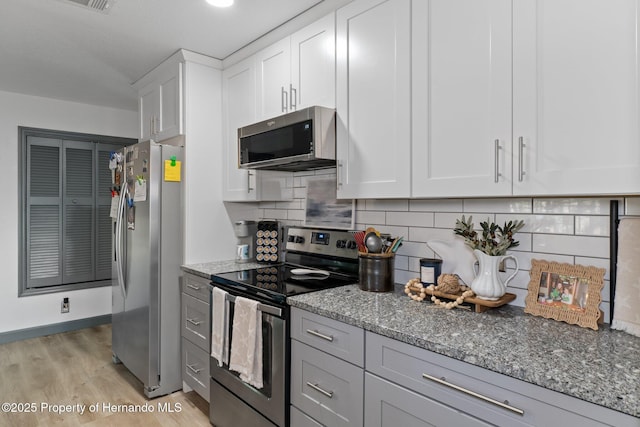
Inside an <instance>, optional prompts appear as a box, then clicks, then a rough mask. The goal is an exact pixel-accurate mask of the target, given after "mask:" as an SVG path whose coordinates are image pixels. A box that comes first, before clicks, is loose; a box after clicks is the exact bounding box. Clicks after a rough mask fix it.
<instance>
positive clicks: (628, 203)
mask: <svg viewBox="0 0 640 427" xmlns="http://www.w3.org/2000/svg"><path fill="white" fill-rule="evenodd" d="M624 206H625V209H624V211H623V212H621V213H620V215H640V197H627V198H626V199H625V203H624Z"/></svg>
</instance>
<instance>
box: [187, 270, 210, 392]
mask: <svg viewBox="0 0 640 427" xmlns="http://www.w3.org/2000/svg"><path fill="white" fill-rule="evenodd" d="M181 297H182V310H181V322H182V325H181V331H182V332H181V333H182V382H183V383H184V385H185V386H186V387H185V389H188V388H191V389H193V390H195V391H196V392H197V393H198V394H199V395H200V396H202V397H203V398H204V399H205V400H206V401H207V402H208V401H209V389H210V386H209V353H210V348H211V286H210V285H209V280H207V279H206V278H204V277H200V276H196V275H193V274H189V273H183V276H182V295H181Z"/></svg>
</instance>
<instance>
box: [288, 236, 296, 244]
mask: <svg viewBox="0 0 640 427" xmlns="http://www.w3.org/2000/svg"><path fill="white" fill-rule="evenodd" d="M295 238H296V236H294V235H291V236H289V237H287V242H293V240H294V239H295Z"/></svg>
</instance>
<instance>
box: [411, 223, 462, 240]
mask: <svg viewBox="0 0 640 427" xmlns="http://www.w3.org/2000/svg"><path fill="white" fill-rule="evenodd" d="M407 237H408V240H410V241H412V242H428V241H429V240H453V238H454V237H455V234H453V230H449V229H444V228H423V227H410V228H409V235H408V236H407Z"/></svg>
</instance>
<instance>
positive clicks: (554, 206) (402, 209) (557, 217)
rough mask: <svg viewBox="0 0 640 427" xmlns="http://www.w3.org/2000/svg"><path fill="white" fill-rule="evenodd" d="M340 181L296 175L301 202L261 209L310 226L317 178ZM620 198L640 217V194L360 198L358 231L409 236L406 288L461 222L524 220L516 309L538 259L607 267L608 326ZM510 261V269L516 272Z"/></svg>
mask: <svg viewBox="0 0 640 427" xmlns="http://www.w3.org/2000/svg"><path fill="white" fill-rule="evenodd" d="M321 175H326V176H335V169H333V170H328V171H315V172H314V171H310V172H297V173H295V174H294V177H293V178H292V179H290V182H289V185H291V187H292V188H293V192H294V199H293V200H292V201H288V202H260V203H258V204H256V205H255V206H256V207H257V209H256V208H255V207H254V209H256V210H257V212H258V218H261V219H262V218H264V219H278V220H281V221H283V222H284V223H285V224H291V225H294V224H296V225H301V224H302V223H303V222H304V212H305V198H306V185H307V181H308V180H309V179H311V178H314V177H316V176H321ZM610 200H618V201H619V204H620V208H619V212H620V214H621V215H625V214H626V215H640V197H627V198H620V197H618V198H615V197H614V198H607V197H597V198H589V197H584V198H579V197H578V198H534V199H531V198H500V199H421V200H407V199H402V200H375V199H361V200H356V226H355V228H356V229H364V228H366V227H368V226H373V227H375V228H377V229H378V230H380V231H381V232H382V233H389V234H391V235H393V236H404V238H405V241H404V243H403V245H402V246H401V247H400V249H399V250H398V252H397V254H396V259H395V280H396V282H397V283H406V282H407V281H408V280H410V279H413V278H415V277H418V276H419V275H420V273H419V271H420V259H421V258H437V255H436V254H435V253H434V252H433V250H431V248H429V247H428V245H427V244H426V242H428V241H430V240H452V239H454V238H455V235H454V233H453V228H454V227H455V223H456V220H457V219H459V218H461V217H462V215H463V214H464V215H465V216H466V217H467V218H468V217H469V216H470V215H472V216H473V222H474V225H475V228H476V229H477V230H480V222H482V221H485V220H487V219H489V220H490V221H495V222H497V223H498V224H500V225H502V224H504V222H506V221H511V220H517V219H522V220H524V222H525V227H524V228H523V229H522V230H521V231H520V232H518V234H516V236H515V238H516V240H518V241H519V242H520V245H519V246H518V247H516V248H513V249H512V250H510V251H509V254H510V255H513V256H515V257H516V258H517V259H518V263H519V266H520V270H519V271H518V273H517V274H516V276H515V278H514V279H513V280H512V281H511V282H510V283H509V287H508V288H507V291H508V292H511V293H514V294H516V296H517V297H516V300H515V301H514V302H512V304H514V305H517V306H524V305H525V298H526V295H527V288H528V284H529V270H530V269H531V260H532V259H542V260H546V261H555V262H560V263H569V264H574V263H575V264H580V265H587V266H588V265H594V266H596V267H602V268H605V269H606V270H607V271H606V274H605V287H604V289H603V292H602V298H603V301H604V302H603V304H602V306H601V308H602V309H603V310H604V311H605V321H607V322H608V321H609V318H608V312H609V303H608V301H609V281H608V280H609V276H610V274H609V271H608V268H609V234H610V232H609V209H610V208H609V201H610ZM514 268H515V266H514V264H513V262H512V261H507V272H506V273H502V274H503V276H505V277H506V275H509V274H512V273H513V271H514Z"/></svg>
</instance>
